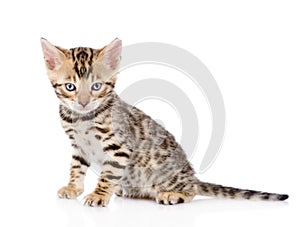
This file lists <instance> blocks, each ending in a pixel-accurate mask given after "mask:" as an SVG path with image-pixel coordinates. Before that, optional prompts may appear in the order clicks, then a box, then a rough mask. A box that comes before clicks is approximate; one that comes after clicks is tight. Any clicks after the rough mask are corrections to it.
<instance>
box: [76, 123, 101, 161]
mask: <svg viewBox="0 0 300 227" xmlns="http://www.w3.org/2000/svg"><path fill="white" fill-rule="evenodd" d="M74 131H75V135H74V139H75V143H76V145H77V146H78V148H79V149H80V151H81V153H82V154H83V155H84V156H85V157H86V158H87V159H88V160H89V161H90V162H91V163H95V164H98V165H101V163H102V162H103V159H104V155H105V154H104V152H103V150H102V145H101V140H100V138H101V136H100V135H99V132H98V131H97V127H96V126H95V122H89V121H81V122H79V123H78V124H76V125H74Z"/></svg>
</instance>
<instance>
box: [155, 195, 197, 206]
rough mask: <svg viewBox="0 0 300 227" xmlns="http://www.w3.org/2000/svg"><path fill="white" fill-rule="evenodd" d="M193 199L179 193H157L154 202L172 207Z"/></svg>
mask: <svg viewBox="0 0 300 227" xmlns="http://www.w3.org/2000/svg"><path fill="white" fill-rule="evenodd" d="M192 199H193V196H188V195H186V194H184V193H179V192H159V193H158V194H157V196H156V202H157V203H159V204H164V205H173V204H178V203H187V202H190V201H191V200H192Z"/></svg>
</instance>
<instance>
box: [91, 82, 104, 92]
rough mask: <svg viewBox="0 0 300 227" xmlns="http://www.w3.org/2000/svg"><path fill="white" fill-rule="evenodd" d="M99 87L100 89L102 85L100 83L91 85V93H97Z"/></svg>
mask: <svg viewBox="0 0 300 227" xmlns="http://www.w3.org/2000/svg"><path fill="white" fill-rule="evenodd" d="M101 87H102V84H101V83H94V84H93V85H92V90H93V91H99V90H100V88H101Z"/></svg>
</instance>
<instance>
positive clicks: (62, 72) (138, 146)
mask: <svg viewBox="0 0 300 227" xmlns="http://www.w3.org/2000/svg"><path fill="white" fill-rule="evenodd" d="M41 43H42V49H43V53H44V58H45V63H46V66H47V72H48V76H49V79H50V81H51V84H52V86H53V88H54V90H55V93H56V95H57V97H58V98H59V99H60V101H61V104H60V109H59V114H60V118H61V124H62V127H63V128H64V130H65V133H66V134H67V135H68V137H69V139H70V141H71V145H72V147H73V149H74V151H73V154H72V162H71V170H70V180H69V183H68V185H67V186H65V187H62V188H61V189H60V190H59V191H58V196H59V197H61V198H75V197H77V196H79V195H80V194H81V193H83V191H84V184H83V181H84V177H85V174H86V171H87V169H88V168H89V167H91V168H93V169H94V170H95V171H96V172H97V174H98V175H99V179H98V183H97V186H96V188H95V190H94V191H93V192H92V193H91V194H88V195H87V196H86V197H85V204H86V205H89V206H106V205H107V204H108V203H109V200H110V198H111V196H112V195H113V193H116V194H117V195H119V196H127V197H134V198H150V199H154V200H156V202H157V203H160V204H177V203H184V202H189V201H191V200H192V199H193V198H194V196H196V195H204V196H212V197H222V198H231V199H236V198H241V199H259V200H285V199H287V198H288V196H287V195H282V194H274V193H266V192H258V191H253V190H243V189H237V188H232V187H224V186H221V185H216V184H211V183H205V182H201V181H200V180H198V179H197V178H196V177H195V172H194V170H193V168H192V167H191V165H190V163H189V162H188V160H187V157H186V155H185V153H184V151H183V149H182V147H181V146H180V145H179V144H178V143H177V142H176V140H175V138H174V136H173V135H172V134H171V133H169V132H168V131H167V130H166V129H164V128H163V127H162V126H161V125H159V124H158V123H156V122H155V121H154V120H152V119H151V117H149V116H148V115H146V114H145V113H144V112H142V111H141V110H139V109H138V108H136V107H133V106H131V105H129V104H127V103H125V102H124V101H122V100H121V99H120V97H119V96H118V95H117V94H116V92H115V91H114V86H115V82H116V74H117V71H118V65H119V62H120V58H121V41H120V40H118V39H116V40H114V41H113V42H112V43H110V44H109V45H108V46H106V47H104V48H102V49H92V48H84V47H79V48H73V49H69V50H67V49H64V48H61V47H57V46H53V45H52V44H50V43H49V42H48V41H47V40H45V39H42V40H41ZM68 83H72V84H73V85H74V86H75V88H76V89H75V90H74V91H69V90H67V88H66V84H68ZM94 83H100V84H101V89H99V90H93V89H91V88H92V86H93V84H94Z"/></svg>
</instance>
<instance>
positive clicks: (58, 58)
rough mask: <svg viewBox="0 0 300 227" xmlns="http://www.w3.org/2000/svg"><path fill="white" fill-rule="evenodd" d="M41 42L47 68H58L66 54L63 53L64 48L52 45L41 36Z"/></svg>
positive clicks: (53, 69)
mask: <svg viewBox="0 0 300 227" xmlns="http://www.w3.org/2000/svg"><path fill="white" fill-rule="evenodd" d="M41 44H42V49H43V54H44V59H45V63H46V66H47V68H48V69H49V70H50V71H55V70H58V69H59V68H60V67H61V65H62V64H63V61H64V60H65V59H66V55H65V54H64V53H63V51H64V50H63V49H62V48H58V47H56V46H54V45H52V44H51V43H50V42H48V40H46V39H44V38H41Z"/></svg>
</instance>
